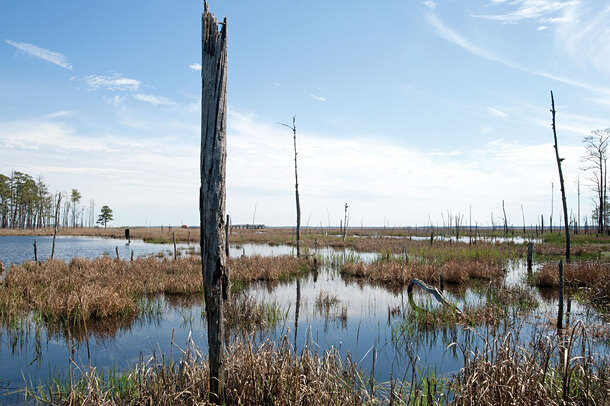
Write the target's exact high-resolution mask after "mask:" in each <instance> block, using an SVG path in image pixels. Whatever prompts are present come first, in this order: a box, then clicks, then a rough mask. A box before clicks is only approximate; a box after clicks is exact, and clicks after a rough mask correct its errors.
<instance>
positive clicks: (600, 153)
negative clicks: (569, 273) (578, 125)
mask: <svg viewBox="0 0 610 406" xmlns="http://www.w3.org/2000/svg"><path fill="white" fill-rule="evenodd" d="M609 137H610V128H606V129H605V130H595V131H592V132H591V135H587V136H586V137H584V138H583V139H582V141H583V142H584V144H585V155H584V156H583V157H582V161H583V162H584V164H585V166H584V167H583V169H584V170H585V171H587V172H588V174H589V176H588V177H587V180H588V181H589V182H591V189H593V191H594V192H595V195H596V198H597V202H596V208H597V213H595V214H597V215H596V216H595V217H596V220H597V232H598V233H603V232H604V230H605V229H606V227H607V224H606V220H607V216H608V200H607V199H608V197H607V194H606V193H607V190H608V188H607V182H606V180H607V169H608V164H607V160H608V151H607V150H608V139H609Z"/></svg>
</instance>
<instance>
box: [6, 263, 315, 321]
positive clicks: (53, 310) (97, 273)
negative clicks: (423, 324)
mask: <svg viewBox="0 0 610 406" xmlns="http://www.w3.org/2000/svg"><path fill="white" fill-rule="evenodd" d="M228 265H229V266H230V269H231V279H232V281H234V283H236V284H238V285H244V286H245V285H247V284H248V283H249V282H251V281H258V280H263V281H282V280H288V279H290V278H291V277H295V276H299V275H303V274H306V273H307V272H308V271H309V265H308V262H307V260H305V259H298V258H294V257H287V256H286V257H244V258H231V259H229V261H228ZM201 291H202V279H201V260H200V259H199V258H198V257H186V256H183V257H178V258H177V259H176V260H173V259H170V258H167V257H162V258H155V257H152V256H151V257H145V258H137V259H134V261H124V260H117V259H114V258H111V257H108V256H104V257H99V258H96V259H77V258H74V259H72V260H70V261H69V262H64V261H61V260H57V259H50V260H47V261H44V262H42V263H41V264H36V263H34V262H33V261H29V262H26V263H24V264H22V265H20V266H17V265H12V266H11V267H10V268H9V269H8V271H7V275H6V278H5V280H4V281H3V283H1V284H0V318H1V319H0V320H1V321H3V322H5V323H8V324H10V323H12V322H13V320H17V319H18V318H20V317H23V316H24V315H26V314H27V313H28V312H29V311H35V312H38V313H39V314H40V315H41V316H42V318H43V319H44V320H45V321H47V322H57V323H67V324H71V325H79V324H82V323H83V322H90V321H92V320H93V321H95V320H104V319H109V318H120V319H134V318H135V317H137V316H140V315H146V314H150V313H155V312H157V311H158V309H156V308H154V307H151V306H155V301H154V300H150V299H149V298H148V296H150V295H158V294H167V295H193V294H200V293H201Z"/></svg>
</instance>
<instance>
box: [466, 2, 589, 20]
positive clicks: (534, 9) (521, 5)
mask: <svg viewBox="0 0 610 406" xmlns="http://www.w3.org/2000/svg"><path fill="white" fill-rule="evenodd" d="M504 3H505V2H498V1H492V4H495V5H498V4H504ZM577 4H579V1H575V0H568V1H557V0H514V1H512V2H510V5H512V6H516V9H515V10H513V11H511V12H508V13H500V14H478V15H473V17H478V18H485V19H489V20H497V21H502V22H505V23H518V22H521V21H523V20H537V21H539V22H541V23H565V22H571V21H574V20H575V18H574V15H573V14H572V10H573V8H574V6H575V5H577Z"/></svg>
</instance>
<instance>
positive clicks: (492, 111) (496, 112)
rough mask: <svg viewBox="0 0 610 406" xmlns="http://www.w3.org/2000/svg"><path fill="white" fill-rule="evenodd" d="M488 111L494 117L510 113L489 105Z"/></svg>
mask: <svg viewBox="0 0 610 406" xmlns="http://www.w3.org/2000/svg"><path fill="white" fill-rule="evenodd" d="M487 112H488V113H489V114H491V115H492V116H494V117H506V116H508V114H506V113H505V112H503V111H502V110H499V109H496V108H494V107H487Z"/></svg>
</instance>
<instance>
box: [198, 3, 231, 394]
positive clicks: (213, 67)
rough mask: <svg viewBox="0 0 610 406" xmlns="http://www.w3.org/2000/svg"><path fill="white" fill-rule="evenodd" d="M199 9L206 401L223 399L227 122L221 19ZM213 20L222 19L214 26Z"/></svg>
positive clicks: (224, 29) (224, 42)
mask: <svg viewBox="0 0 610 406" xmlns="http://www.w3.org/2000/svg"><path fill="white" fill-rule="evenodd" d="M204 4H205V5H204V8H205V9H204V12H203V15H202V38H201V42H202V52H201V55H202V63H201V65H202V69H201V82H202V98H201V160H200V164H201V166H200V172H201V189H200V193H199V214H200V227H201V228H200V230H201V231H200V246H201V266H202V276H203V288H204V289H203V290H204V295H205V310H206V316H207V326H208V348H209V358H210V359H209V363H210V398H209V400H210V402H213V403H223V402H224V388H225V366H224V357H225V355H224V336H225V335H224V314H223V300H222V296H223V295H222V291H223V289H222V285H223V283H222V281H223V278H224V277H225V272H226V252H225V244H226V241H225V201H226V197H225V174H226V158H227V150H226V127H227V126H226V124H227V116H226V113H227V98H226V95H227V19H226V17H225V19H224V22H222V23H218V21H217V20H216V17H215V16H214V15H212V13H210V11H209V9H208V4H207V2H205V3H204ZM218 24H221V25H222V28H221V30H220V31H218Z"/></svg>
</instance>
